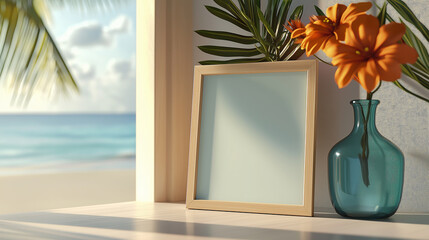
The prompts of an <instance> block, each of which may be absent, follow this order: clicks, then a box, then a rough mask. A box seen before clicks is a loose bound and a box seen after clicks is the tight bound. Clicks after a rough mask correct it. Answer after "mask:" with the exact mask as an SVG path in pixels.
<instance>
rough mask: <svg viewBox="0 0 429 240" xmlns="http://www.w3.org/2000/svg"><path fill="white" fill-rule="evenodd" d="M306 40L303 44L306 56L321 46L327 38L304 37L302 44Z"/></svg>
mask: <svg viewBox="0 0 429 240" xmlns="http://www.w3.org/2000/svg"><path fill="white" fill-rule="evenodd" d="M306 40H307V44H306V46H305V50H306V54H307V56H311V55H313V54H315V53H316V52H317V51H319V50H320V49H321V48H322V45H323V43H324V42H325V41H326V40H327V38H326V37H312V38H309V39H307V38H305V39H304V40H303V44H304V42H305V41H306Z"/></svg>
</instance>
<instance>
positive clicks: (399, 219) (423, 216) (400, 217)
mask: <svg viewBox="0 0 429 240" xmlns="http://www.w3.org/2000/svg"><path fill="white" fill-rule="evenodd" d="M314 216H315V217H320V218H343V219H350V220H356V221H376V222H392V223H410V224H423V225H429V213H397V214H395V215H393V216H391V217H389V218H385V219H374V220H362V219H352V218H345V217H342V216H340V215H338V214H336V213H330V212H329V213H327V212H315V213H314Z"/></svg>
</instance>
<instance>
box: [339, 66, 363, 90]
mask: <svg viewBox="0 0 429 240" xmlns="http://www.w3.org/2000/svg"><path fill="white" fill-rule="evenodd" d="M361 65H362V64H354V63H348V64H341V65H340V66H339V67H338V69H337V71H336V72H335V81H336V82H337V85H338V87H339V88H343V87H345V86H347V85H348V84H349V83H350V81H351V80H352V78H353V76H354V75H355V74H356V71H357V70H358V69H359V68H360V67H361Z"/></svg>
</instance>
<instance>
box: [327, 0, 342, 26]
mask: <svg viewBox="0 0 429 240" xmlns="http://www.w3.org/2000/svg"><path fill="white" fill-rule="evenodd" d="M346 9H347V7H346V5H343V4H339V3H337V4H335V5H334V6H331V7H328V9H326V16H327V17H328V18H329V19H331V20H332V21H333V22H334V23H339V21H340V19H341V16H342V15H343V13H344V11H346Z"/></svg>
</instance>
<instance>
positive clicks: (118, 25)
mask: <svg viewBox="0 0 429 240" xmlns="http://www.w3.org/2000/svg"><path fill="white" fill-rule="evenodd" d="M105 31H106V33H107V34H109V35H115V34H121V33H129V32H130V31H131V20H130V18H129V17H127V16H124V15H122V16H119V17H117V18H115V19H114V20H113V21H112V22H111V23H110V24H109V26H107V27H106V28H105Z"/></svg>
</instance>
